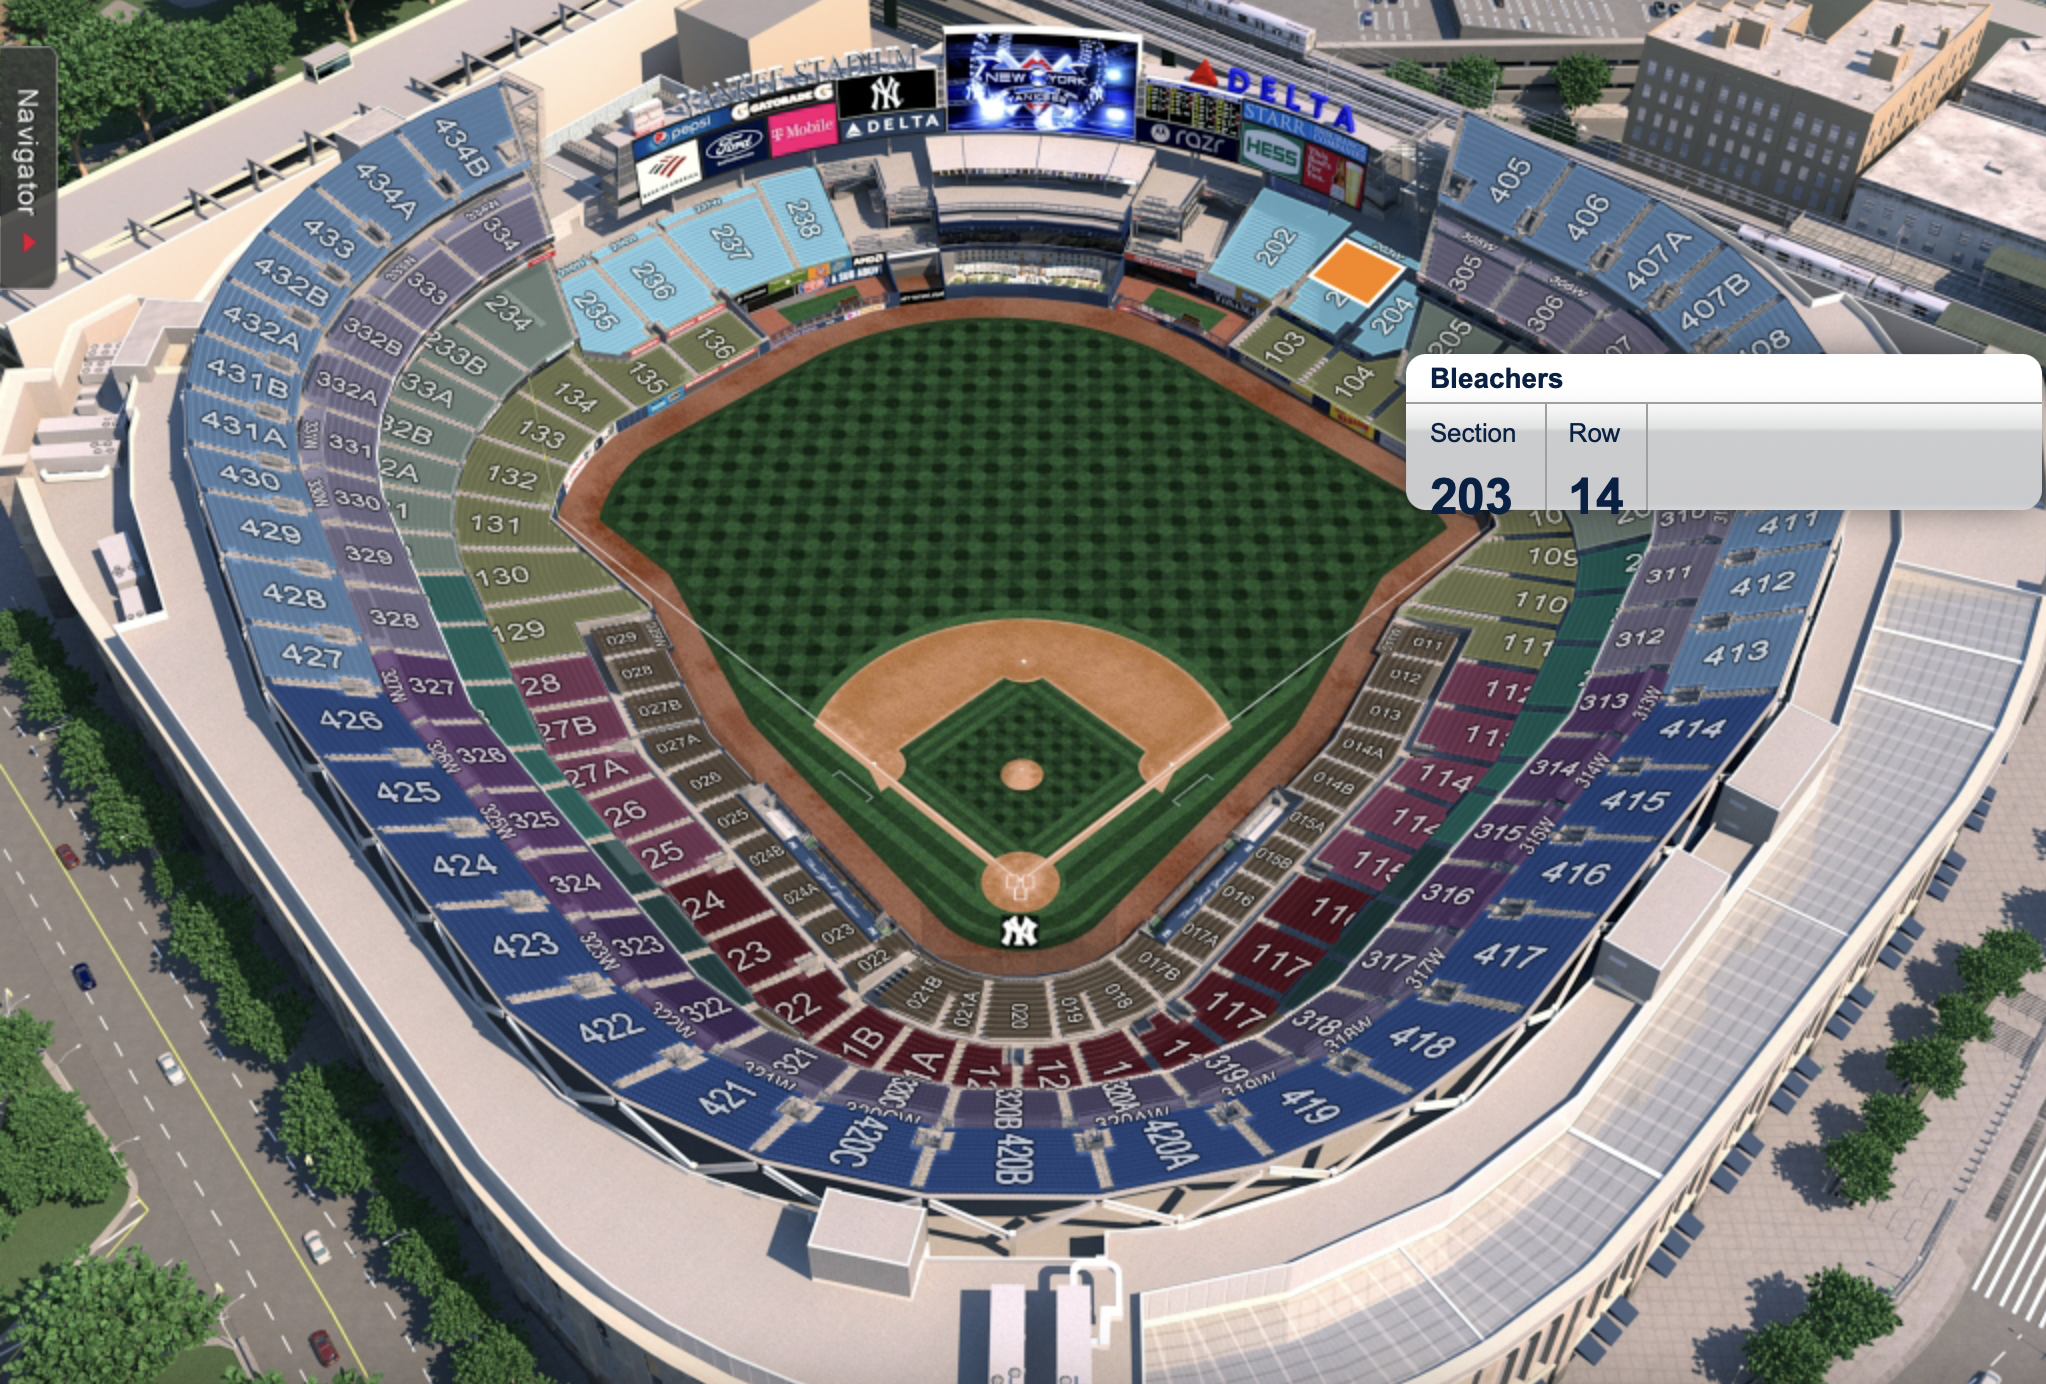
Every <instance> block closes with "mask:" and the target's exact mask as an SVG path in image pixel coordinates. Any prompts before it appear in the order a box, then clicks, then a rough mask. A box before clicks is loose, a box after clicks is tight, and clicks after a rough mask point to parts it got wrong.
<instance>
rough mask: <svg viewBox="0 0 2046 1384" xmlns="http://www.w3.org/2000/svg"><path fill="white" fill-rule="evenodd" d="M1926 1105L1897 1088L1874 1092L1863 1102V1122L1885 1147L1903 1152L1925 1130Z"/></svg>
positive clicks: (1864, 1098) (1891, 1150)
mask: <svg viewBox="0 0 2046 1384" xmlns="http://www.w3.org/2000/svg"><path fill="white" fill-rule="evenodd" d="M1928 1118H1929V1117H1928V1116H1927V1115H1926V1113H1925V1107H1923V1106H1921V1105H1920V1104H1919V1103H1918V1102H1917V1101H1915V1100H1913V1099H1911V1097H1909V1096H1902V1095H1898V1094H1897V1093H1896V1092H1895V1091H1871V1092H1870V1093H1869V1094H1868V1095H1866V1096H1864V1097H1863V1098H1862V1101H1861V1123H1862V1125H1863V1127H1864V1128H1866V1129H1867V1131H1868V1132H1869V1134H1870V1135H1872V1136H1873V1137H1874V1138H1875V1139H1876V1140H1877V1141H1878V1142H1880V1143H1881V1144H1882V1145H1883V1147H1884V1148H1887V1149H1888V1150H1890V1152H1892V1153H1902V1152H1903V1151H1904V1149H1905V1146H1906V1145H1908V1144H1909V1143H1910V1142H1911V1141H1912V1140H1913V1139H1916V1138H1917V1137H1918V1136H1919V1135H1920V1134H1922V1133H1924V1132H1925V1126H1926V1124H1927V1122H1928Z"/></svg>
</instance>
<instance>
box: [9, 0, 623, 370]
mask: <svg viewBox="0 0 2046 1384" xmlns="http://www.w3.org/2000/svg"><path fill="white" fill-rule="evenodd" d="M569 3H570V8H572V9H584V10H587V11H588V12H589V13H590V15H591V19H590V20H589V21H588V22H601V20H602V18H603V17H604V16H606V15H609V14H612V13H615V12H616V11H617V10H618V9H619V8H622V7H623V6H625V5H628V4H632V3H634V0H569ZM559 13H560V11H559V4H558V0H449V2H448V3H445V4H441V5H439V6H436V7H435V8H434V9H432V10H430V11H428V12H427V13H426V14H425V15H424V16H422V17H421V18H420V19H418V20H417V21H415V22H414V23H413V24H412V25H411V26H410V27H409V28H407V29H406V30H405V32H404V33H403V34H402V35H398V36H396V37H393V38H391V39H389V40H388V41H384V42H377V41H376V40H370V41H369V42H368V44H367V45H366V46H365V47H363V48H359V49H358V50H357V51H356V61H355V66H354V67H352V68H351V69H349V70H348V71H347V72H345V73H342V74H340V75H339V76H337V77H334V78H332V79H330V80H328V81H325V82H321V83H319V84H317V85H315V84H314V83H312V82H307V81H299V82H296V83H293V84H290V85H288V86H286V87H284V88H283V89H282V90H279V91H273V92H271V93H269V94H267V95H264V96H262V97H260V98H256V99H251V100H247V101H243V102H240V103H239V104H237V105H234V106H230V107H228V108H227V109H226V110H224V111H221V112H220V113H219V114H217V115H214V116H212V117H210V118H209V119H207V120H204V121H202V122H200V123H199V124H197V125H194V126H190V127H187V128H186V129H184V130H181V131H179V132H178V133H177V134H176V135H174V136H172V137H170V139H169V141H168V142H167V143H166V144H165V145H164V146H163V147H160V148H159V147H155V146H151V147H150V148H147V149H144V150H141V151H139V152H137V153H135V154H131V155H129V156H128V157H127V158H124V159H121V160H118V161H116V162H114V163H112V164H110V165H108V166H107V167H106V168H104V169H101V170H99V171H96V172H95V173H93V174H92V175H91V176H90V177H87V178H85V179H83V180H82V181H79V182H76V183H73V184H71V185H70V186H68V187H66V188H65V189H64V190H63V192H62V193H60V194H59V197H58V204H57V224H58V240H59V243H60V244H61V245H62V247H63V248H64V249H65V250H66V251H69V252H72V253H76V254H82V255H85V256H87V257H88V258H90V259H91V260H92V262H93V263H95V264H97V265H99V266H100V267H101V268H107V267H111V266H112V265H114V264H117V263H120V262H121V261H123V260H126V259H128V258H131V257H132V256H134V255H137V254H141V253H143V252H144V250H145V249H146V248H147V247H148V246H153V245H155V244H158V243H160V241H161V239H162V238H163V237H164V236H169V235H175V234H177V233H178V232H179V231H180V230H181V229H185V228H188V227H189V226H190V225H191V224H193V223H192V220H191V218H190V217H184V218H181V219H179V220H178V221H175V222H172V223H167V224H166V225H165V226H164V227H162V228H161V230H160V232H154V233H152V234H151V235H150V237H149V238H148V239H146V240H142V241H138V240H137V239H136V237H135V236H134V235H133V234H132V232H131V230H130V227H129V222H130V221H131V220H133V221H137V222H140V223H142V224H143V225H145V226H148V225H151V224H152V222H153V221H154V220H155V219H156V218H158V217H160V216H162V215H163V214H164V213H166V212H169V211H171V210H174V209H176V208H178V207H180V206H183V205H186V203H187V199H188V198H189V196H190V194H191V190H192V189H194V188H198V189H201V190H208V191H210V190H213V189H216V188H218V187H220V186H222V185H223V184H225V183H228V182H231V181H232V180H234V179H236V178H239V177H241V176H243V175H244V174H246V173H247V171H248V161H249V160H250V159H258V160H261V161H263V162H266V163H269V162H275V161H276V160H277V159H278V158H279V157H281V156H283V155H286V154H289V153H291V152H292V151H294V150H295V149H298V148H301V147H303V143H304V138H305V135H306V134H307V133H308V132H310V133H313V134H320V135H324V134H328V133H331V132H332V131H334V130H336V129H338V128H340V127H341V126H343V125H345V124H347V123H348V122H349V121H350V120H353V119H354V118H355V116H356V115H357V113H358V112H359V111H360V110H361V108H362V107H364V106H386V107H388V108H390V109H391V110H393V111H395V112H397V113H398V114H399V115H401V116H410V115H413V114H415V113H416V112H418V111H420V110H422V109H424V108H425V107H426V106H427V105H429V104H431V100H430V98H429V96H428V95H427V94H426V91H425V89H423V88H421V87H419V86H418V85H417V83H418V82H420V81H430V80H434V79H437V78H438V77H440V76H441V75H442V74H443V73H445V72H447V71H449V70H450V69H452V68H456V67H459V66H460V65H461V61H462V54H463V52H465V51H467V52H470V53H489V52H491V51H493V50H495V49H496V48H498V47H500V46H501V45H503V44H504V43H506V42H508V41H509V39H510V35H511V29H512V28H513V27H514V26H516V27H517V28H520V29H523V30H525V31H526V32H528V33H538V34H540V35H541V36H542V37H546V36H548V35H549V34H551V33H552V32H553V30H552V28H551V27H550V26H551V25H553V24H554V23H555V21H556V20H557V19H558V17H559ZM572 26H573V27H574V29H575V30H576V31H578V32H580V31H581V30H582V29H583V28H585V27H587V23H586V22H585V21H582V20H576V21H572ZM528 51H530V45H528ZM638 81H639V78H638V77H636V76H629V75H628V74H624V73H622V72H621V75H620V78H619V87H620V90H624V89H625V88H627V87H630V86H632V85H633V84H635V83H636V82H638ZM271 185H273V186H274V184H271ZM230 200H231V199H230ZM88 277H91V275H90V273H89V272H86V271H81V270H79V269H78V268H76V267H75V266H71V267H65V268H63V269H60V270H59V272H58V276H57V282H56V284H55V286H53V287H51V288H49V289H44V290H39V291H30V290H9V291H6V292H4V293H0V321H6V320H8V319H10V318H13V317H16V316H19V315H20V314H21V313H23V312H26V311H27V310H28V309H29V308H31V307H33V306H34V305H36V304H37V303H41V302H45V301H47V300H48V299H50V298H52V297H54V296H56V295H58V294H60V293H62V292H63V291H64V290H65V289H67V288H71V287H75V286H76V285H77V284H79V283H82V282H84V281H85V279H86V278H88ZM30 364H34V362H30Z"/></svg>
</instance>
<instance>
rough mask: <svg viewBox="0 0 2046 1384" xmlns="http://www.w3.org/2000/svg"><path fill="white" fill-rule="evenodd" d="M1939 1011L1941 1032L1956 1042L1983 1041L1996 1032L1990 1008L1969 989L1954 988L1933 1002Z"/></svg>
mask: <svg viewBox="0 0 2046 1384" xmlns="http://www.w3.org/2000/svg"><path fill="white" fill-rule="evenodd" d="M1932 1007H1933V1008H1934V1009H1936V1010H1938V1011H1939V1032H1940V1036H1941V1037H1943V1038H1951V1039H1953V1040H1954V1041H1955V1042H1956V1043H1964V1044H1965V1043H1982V1042H1987V1041H1988V1040H1989V1036H1990V1035H1991V1034H1992V1033H1994V1032H1996V1020H1994V1019H1992V1018H1990V1017H1989V1010H1988V1008H1987V1007H1986V1006H1985V1005H1984V1004H1983V1003H1982V1001H1981V1000H1979V999H1977V998H1976V997H1975V996H1974V994H1972V993H1971V992H1969V991H1967V990H1952V991H1949V992H1948V993H1946V994H1944V995H1941V996H1940V997H1939V998H1938V999H1936V1000H1934V1001H1933V1002H1932Z"/></svg>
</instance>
